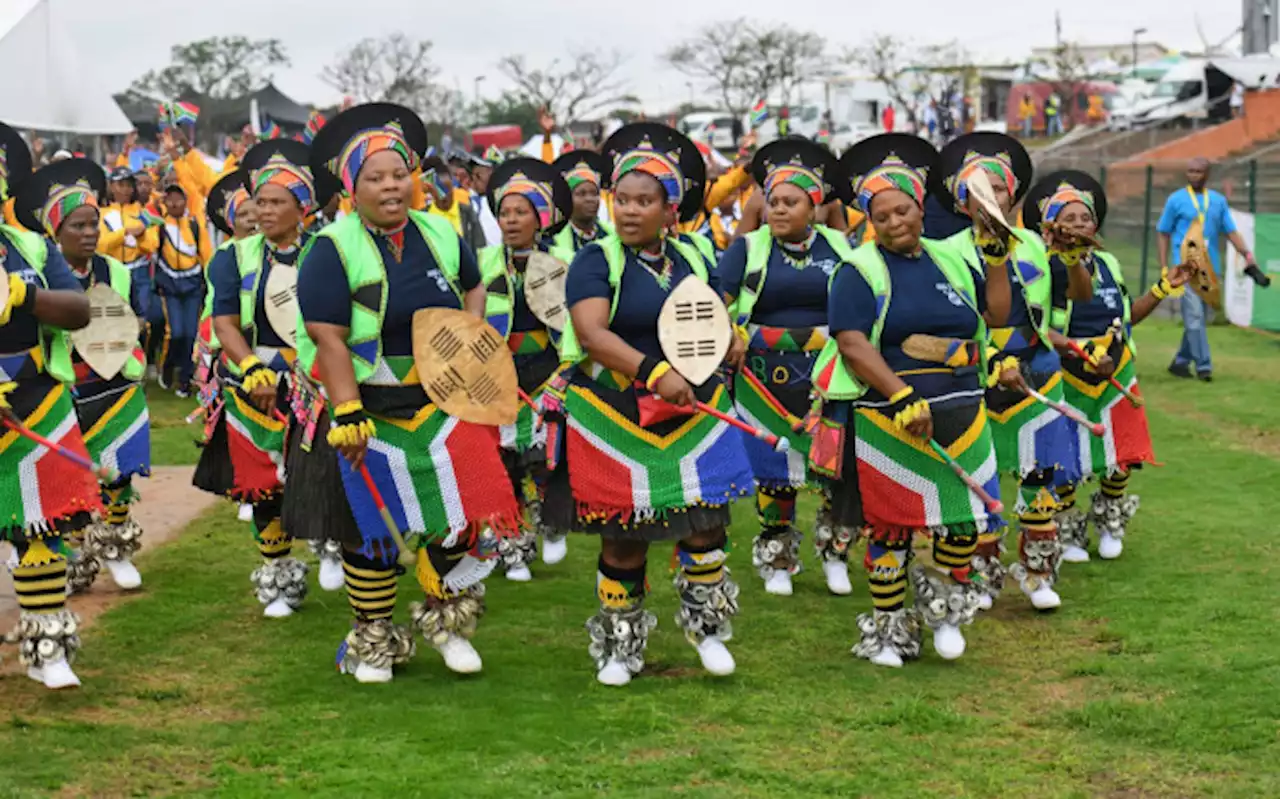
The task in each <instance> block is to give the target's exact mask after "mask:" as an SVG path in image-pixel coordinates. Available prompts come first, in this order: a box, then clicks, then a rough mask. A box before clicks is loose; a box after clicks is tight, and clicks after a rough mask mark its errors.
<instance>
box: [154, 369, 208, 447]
mask: <svg viewBox="0 0 1280 799" xmlns="http://www.w3.org/2000/svg"><path fill="white" fill-rule="evenodd" d="M147 404H148V406H149V407H150V409H151V458H152V460H153V461H154V462H155V464H156V465H157V466H194V465H195V464H196V461H198V460H200V450H199V448H197V447H196V446H195V443H196V442H197V441H199V440H200V438H201V437H202V435H203V434H204V418H203V417H201V418H199V419H196V420H195V421H194V422H192V423H191V424H187V421H186V416H187V414H189V413H191V412H192V411H193V410H195V409H196V404H197V403H196V400H195V398H194V397H192V398H188V399H179V398H178V397H176V396H174V394H173V392H172V391H165V390H164V389H161V388H160V387H159V386H157V385H156V384H155V383H147Z"/></svg>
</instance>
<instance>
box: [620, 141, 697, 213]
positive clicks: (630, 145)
mask: <svg viewBox="0 0 1280 799" xmlns="http://www.w3.org/2000/svg"><path fill="white" fill-rule="evenodd" d="M642 148H644V149H653V150H654V151H655V152H658V153H663V154H665V155H666V156H668V157H670V158H671V159H672V160H673V161H674V162H675V164H676V168H677V169H678V170H679V172H680V173H681V174H679V175H677V176H676V177H677V179H679V180H681V181H683V183H684V200H683V201H681V203H680V207H679V209H678V211H677V213H678V214H679V217H680V221H681V222H688V221H690V220H692V219H694V218H695V217H697V215H698V213H699V212H700V211H701V210H702V200H703V195H704V194H705V192H706V188H707V164H706V162H705V161H703V160H702V153H701V152H699V150H698V148H697V146H696V145H695V144H694V143H693V142H692V141H690V140H689V137H688V136H685V135H684V134H683V133H681V132H680V131H678V130H676V129H675V128H669V127H667V126H666V125H660V124H658V123H657V122H633V123H631V124H630V125H623V126H622V127H621V128H618V129H617V130H616V131H614V133H613V135H612V136H610V137H609V139H608V141H606V142H605V143H604V146H602V147H601V148H600V150H601V152H602V153H604V155H605V157H607V158H608V159H609V169H608V172H609V176H610V182H612V177H613V172H614V170H615V169H616V167H617V163H618V159H619V158H620V157H621V156H623V155H625V154H626V153H628V152H631V151H633V150H639V149H642Z"/></svg>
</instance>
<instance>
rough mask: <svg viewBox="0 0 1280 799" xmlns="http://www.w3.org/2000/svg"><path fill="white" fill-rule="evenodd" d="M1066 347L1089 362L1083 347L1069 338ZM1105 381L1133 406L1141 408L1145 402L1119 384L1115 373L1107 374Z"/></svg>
mask: <svg viewBox="0 0 1280 799" xmlns="http://www.w3.org/2000/svg"><path fill="white" fill-rule="evenodd" d="M1067 349H1069V350H1071V351H1072V352H1074V353H1075V354H1076V355H1079V356H1080V357H1081V358H1083V359H1084V360H1085V362H1086V363H1088V362H1089V354H1088V353H1087V352H1085V351H1084V350H1083V349H1081V347H1080V345H1079V344H1077V343H1075V341H1073V340H1071V339H1067ZM1107 382H1108V383H1110V384H1111V385H1112V386H1114V387H1115V389H1116V391H1119V392H1120V393H1121V394H1123V395H1124V398H1125V399H1127V400H1129V403H1130V404H1131V405H1133V407H1135V408H1141V407H1142V406H1143V405H1145V404H1146V403H1144V402H1143V401H1142V398H1141V397H1138V396H1134V395H1133V394H1132V393H1130V391H1129V389H1127V388H1125V387H1124V386H1122V385H1120V381H1119V380H1116V378H1115V375H1107Z"/></svg>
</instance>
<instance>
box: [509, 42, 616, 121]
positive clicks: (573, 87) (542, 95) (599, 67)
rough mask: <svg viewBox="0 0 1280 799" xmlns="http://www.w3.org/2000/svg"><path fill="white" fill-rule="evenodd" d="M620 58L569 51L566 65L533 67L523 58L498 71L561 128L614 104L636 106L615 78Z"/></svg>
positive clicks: (511, 60)
mask: <svg viewBox="0 0 1280 799" xmlns="http://www.w3.org/2000/svg"><path fill="white" fill-rule="evenodd" d="M623 61H624V58H623V57H622V54H620V53H618V52H616V51H613V52H609V53H600V52H596V51H591V50H580V51H571V52H570V53H569V61H568V63H565V64H562V63H561V61H560V59H558V58H557V59H553V60H552V61H551V63H549V64H547V65H546V66H545V67H532V66H530V65H529V64H528V63H527V62H526V61H525V57H524V56H523V55H511V56H507V57H505V58H503V59H502V60H501V61H499V62H498V71H499V72H501V73H502V74H503V75H505V76H507V78H509V79H510V80H511V82H512V83H514V84H515V85H516V88H517V89H518V93H519V94H521V95H523V96H524V97H527V98H528V99H529V100H530V101H531V102H534V103H537V104H538V105H539V106H541V107H543V108H546V109H547V113H549V114H551V115H552V116H553V117H555V118H556V120H558V121H559V123H560V124H562V125H569V124H572V123H574V122H577V121H578V120H580V119H582V118H583V117H586V116H589V115H591V114H592V113H594V112H596V111H599V110H600V109H602V108H604V107H606V106H609V105H615V104H617V103H625V102H635V97H633V96H632V95H629V94H626V93H625V92H624V90H625V88H626V83H625V81H622V80H620V79H618V78H617V77H616V75H617V72H618V68H619V67H621V66H622V63H623Z"/></svg>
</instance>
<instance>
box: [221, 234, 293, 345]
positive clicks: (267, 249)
mask: <svg viewBox="0 0 1280 799" xmlns="http://www.w3.org/2000/svg"><path fill="white" fill-rule="evenodd" d="M309 239H310V235H309V234H307V233H304V234H302V238H300V239H299V240H298V244H297V246H295V247H292V248H290V249H289V250H277V249H275V248H273V247H272V246H271V242H266V243H265V246H264V247H263V251H262V272H261V274H259V275H258V297H257V300H256V301H255V302H254V304H253V326H254V329H255V330H256V331H257V333H258V344H259V345H260V346H263V347H287V346H288V344H286V343H285V341H284V339H282V338H280V336H279V335H277V334H276V331H275V329H274V328H273V327H271V322H270V321H269V320H268V319H267V309H266V297H267V279H268V278H269V277H270V276H271V264H272V263H273V262H274V263H280V264H285V265H287V266H292V265H293V264H295V263H297V261H298V254H299V253H301V252H302V248H303V247H304V246H306V243H307V241H308V240H309ZM209 285H211V286H213V315H214V316H236V317H238V316H240V262H239V259H238V258H237V256H236V248H235V247H226V248H225V249H220V250H218V251H217V252H215V253H214V255H213V259H212V260H210V261H209ZM240 327H241V328H242V329H243V328H244V327H245V324H244V320H243V319H241V320H240Z"/></svg>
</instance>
